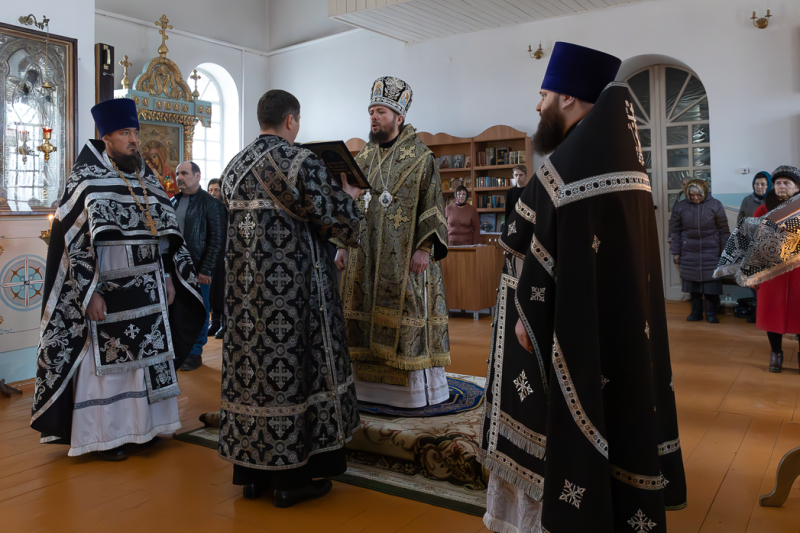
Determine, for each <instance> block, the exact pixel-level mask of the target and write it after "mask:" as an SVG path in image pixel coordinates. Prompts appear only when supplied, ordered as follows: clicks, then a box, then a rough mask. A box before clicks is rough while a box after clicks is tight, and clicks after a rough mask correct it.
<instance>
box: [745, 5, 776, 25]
mask: <svg viewBox="0 0 800 533" xmlns="http://www.w3.org/2000/svg"><path fill="white" fill-rule="evenodd" d="M769 11H770V10H769V8H767V16H766V17H761V18H759V17H757V16H756V12H755V11H753V16H752V17H750V20H752V21H753V26H755V27H756V28H758V29H759V30H763V29H765V28H766V27H767V26H769V18H770V17H771V16H772V14H771V13H770V12H769Z"/></svg>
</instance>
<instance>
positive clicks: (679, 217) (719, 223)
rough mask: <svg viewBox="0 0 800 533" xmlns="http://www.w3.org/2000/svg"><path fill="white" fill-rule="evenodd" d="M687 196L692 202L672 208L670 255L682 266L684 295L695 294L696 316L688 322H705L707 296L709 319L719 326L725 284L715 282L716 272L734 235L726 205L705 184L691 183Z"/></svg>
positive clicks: (687, 318)
mask: <svg viewBox="0 0 800 533" xmlns="http://www.w3.org/2000/svg"><path fill="white" fill-rule="evenodd" d="M686 194H687V196H688V199H686V200H681V201H680V202H678V203H677V204H675V207H674V208H673V209H672V218H671V219H670V231H671V233H672V244H671V246H670V253H672V257H673V261H674V262H675V264H678V265H680V271H681V279H682V280H683V292H688V293H689V294H691V303H692V313H691V314H690V315H689V316H688V317H686V320H688V321H689V322H696V321H698V320H702V318H703V295H705V311H706V320H707V321H708V322H710V323H712V324H716V323H718V322H719V319H717V307H719V295H720V294H722V281H721V280H718V279H714V270H715V269H716V267H717V263H719V257H720V255H722V250H723V248H724V247H725V244H726V243H727V242H728V237H729V236H730V233H731V232H730V228H729V227H728V217H727V215H726V214H725V207H723V205H722V203H721V202H720V201H719V200H717V199H716V198H712V197H711V194H710V193H709V192H708V184H706V182H705V181H703V180H701V179H694V180H692V181H690V182H689V183H688V185H687V186H686Z"/></svg>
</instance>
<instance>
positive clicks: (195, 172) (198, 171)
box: [184, 161, 200, 176]
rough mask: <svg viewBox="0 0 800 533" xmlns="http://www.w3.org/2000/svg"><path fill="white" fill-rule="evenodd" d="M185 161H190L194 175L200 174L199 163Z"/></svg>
mask: <svg viewBox="0 0 800 533" xmlns="http://www.w3.org/2000/svg"><path fill="white" fill-rule="evenodd" d="M184 163H189V167H190V168H191V169H192V176H194V175H195V174H200V167H199V166H197V163H195V162H194V161H184Z"/></svg>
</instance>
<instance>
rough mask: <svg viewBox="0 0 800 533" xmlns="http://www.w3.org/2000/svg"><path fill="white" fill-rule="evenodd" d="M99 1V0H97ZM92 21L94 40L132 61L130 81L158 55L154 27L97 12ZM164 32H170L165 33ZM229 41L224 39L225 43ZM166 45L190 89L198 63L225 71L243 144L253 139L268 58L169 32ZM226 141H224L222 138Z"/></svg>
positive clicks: (117, 71)
mask: <svg viewBox="0 0 800 533" xmlns="http://www.w3.org/2000/svg"><path fill="white" fill-rule="evenodd" d="M99 4H100V1H98V5H99ZM221 5H222V4H220V6H221ZM168 16H169V14H168ZM223 16H228V15H223V14H222V13H219V12H216V13H214V12H211V13H208V17H217V18H220V17H223ZM150 18H153V17H150ZM94 20H95V31H96V40H97V42H100V43H104V44H109V45H112V46H114V53H115V59H116V60H117V61H119V60H121V59H122V56H123V55H127V56H128V61H130V62H131V63H133V67H131V69H130V70H129V73H128V77H129V78H130V80H131V82H133V80H134V79H135V77H136V76H138V75H139V74H140V73H141V72H142V69H143V68H145V67H146V66H147V63H148V62H149V61H150V60H151V59H152V58H153V57H156V56H158V51H157V50H158V47H159V45H160V44H161V35H160V34H159V32H158V28H156V26H153V27H152V28H150V27H145V26H141V25H139V24H136V23H133V22H128V21H125V20H120V19H116V18H112V17H107V16H104V15H101V14H98V15H96V17H94ZM144 20H148V19H144ZM153 20H155V19H153ZM176 24H177V23H176ZM177 27H178V26H177V25H176V28H177ZM180 29H185V28H180ZM186 31H190V30H186ZM193 33H194V32H193ZM167 35H170V34H169V32H168V33H167ZM204 36H207V35H204ZM228 37H232V36H228ZM230 40H231V39H227V41H228V42H230ZM167 47H168V48H169V54H168V55H167V57H168V58H169V59H172V60H173V61H175V63H177V65H178V67H180V69H181V72H182V73H183V77H184V79H185V80H186V81H187V82H189V86H190V87H192V88H194V84H193V82H192V81H191V80H189V78H188V77H189V76H190V75H191V73H192V69H194V68H195V67H197V65H199V64H201V63H215V64H217V65H219V66H221V67H223V68H224V69H225V70H227V71H228V73H229V74H230V75H231V77H232V78H233V79H234V81H235V82H236V87H237V90H238V92H239V102H241V103H242V109H241V110H240V112H241V111H243V114H242V119H243V121H242V122H241V123H243V125H244V132H243V138H244V143H245V144H246V143H248V142H249V139H252V138H255V136H257V135H258V121H257V120H256V113H255V109H256V104H257V103H258V99H259V98H260V97H261V95H262V94H264V92H266V91H267V90H268V87H267V86H268V75H269V71H268V66H267V63H268V58H267V57H265V56H263V55H259V54H255V53H250V52H247V51H242V50H241V49H237V48H233V47H230V46H224V45H220V44H215V43H211V42H207V41H203V40H200V39H196V38H193V37H187V36H184V35H179V34H175V33H173V34H172V35H170V38H169V40H168V41H167ZM121 82H122V68H121V67H120V66H119V65H117V66H116V69H115V87H116V88H118V89H119V88H121V87H122V86H121ZM92 94H93V95H94V87H92ZM226 142H228V141H227V140H226ZM234 142H235V144H239V143H240V139H238V138H237V139H235V140H234Z"/></svg>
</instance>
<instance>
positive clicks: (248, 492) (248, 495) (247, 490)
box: [242, 483, 264, 500]
mask: <svg viewBox="0 0 800 533" xmlns="http://www.w3.org/2000/svg"><path fill="white" fill-rule="evenodd" d="M262 494H264V485H259V484H257V483H252V484H250V485H245V486H244V487H243V488H242V496H244V497H245V499H246V500H257V499H259V498H260V497H261V495H262Z"/></svg>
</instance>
